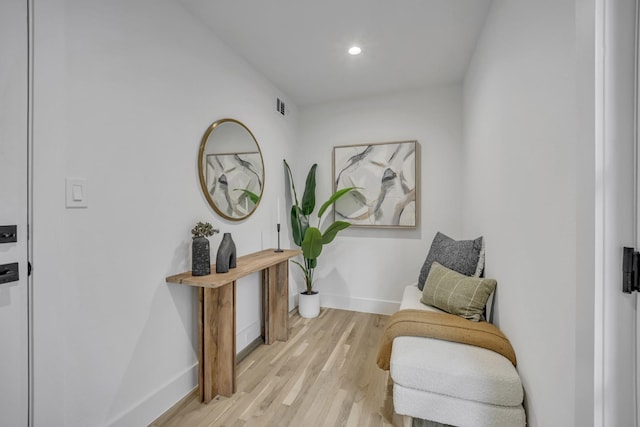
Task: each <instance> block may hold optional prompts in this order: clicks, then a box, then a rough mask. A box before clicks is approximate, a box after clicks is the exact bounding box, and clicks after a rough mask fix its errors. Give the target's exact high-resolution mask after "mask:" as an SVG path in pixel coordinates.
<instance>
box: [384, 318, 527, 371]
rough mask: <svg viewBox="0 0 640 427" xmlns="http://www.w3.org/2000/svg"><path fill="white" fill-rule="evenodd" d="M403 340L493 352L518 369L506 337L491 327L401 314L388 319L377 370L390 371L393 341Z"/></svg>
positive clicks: (468, 322)
mask: <svg viewBox="0 0 640 427" xmlns="http://www.w3.org/2000/svg"><path fill="white" fill-rule="evenodd" d="M400 336H412V337H423V338H436V339H440V340H445V341H453V342H459V343H463V344H470V345H474V346H477V347H482V348H486V349H489V350H493V351H495V352H496V353H499V354H501V355H503V356H504V357H506V358H507V359H509V360H510V361H511V363H513V366H516V353H515V351H514V350H513V347H512V346H511V343H510V342H509V340H508V339H507V337H506V336H505V335H504V334H503V333H502V332H501V331H500V329H498V328H497V327H496V326H494V325H493V324H491V323H488V322H472V321H470V320H467V319H463V318H462V317H459V316H456V315H454V314H449V313H438V312H433V311H424V310H400V311H398V312H397V313H395V314H394V315H392V316H391V318H389V322H388V323H387V326H386V329H385V331H384V335H383V336H382V340H381V342H380V350H379V351H378V366H379V367H380V369H384V370H386V371H388V370H389V360H390V358H391V348H392V346H393V339H394V338H395V337H400Z"/></svg>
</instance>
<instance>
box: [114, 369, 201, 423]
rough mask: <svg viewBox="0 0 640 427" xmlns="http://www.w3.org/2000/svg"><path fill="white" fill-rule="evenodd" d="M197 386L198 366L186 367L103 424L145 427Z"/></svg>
mask: <svg viewBox="0 0 640 427" xmlns="http://www.w3.org/2000/svg"><path fill="white" fill-rule="evenodd" d="M197 385H198V364H197V363H195V364H194V365H193V366H190V367H188V368H187V369H185V370H184V371H183V372H181V373H180V374H178V375H177V376H175V377H174V378H173V379H171V380H169V381H168V382H167V383H166V384H165V385H164V386H162V387H159V388H157V389H156V390H155V391H153V392H152V393H150V394H149V395H148V396H147V397H145V398H144V399H142V400H141V401H139V402H138V403H136V404H134V405H133V407H132V408H131V409H129V410H127V411H126V412H124V413H122V414H120V415H118V416H117V417H115V418H114V419H112V420H111V421H109V422H107V423H105V426H109V427H129V426H147V425H149V424H150V423H151V422H153V421H154V420H155V419H156V418H158V417H159V416H160V415H162V414H163V413H164V412H165V411H166V410H167V409H168V408H171V407H172V406H173V405H175V404H176V402H178V401H180V399H182V398H184V396H186V395H187V394H189V393H191V391H192V390H193V388H194V387H197Z"/></svg>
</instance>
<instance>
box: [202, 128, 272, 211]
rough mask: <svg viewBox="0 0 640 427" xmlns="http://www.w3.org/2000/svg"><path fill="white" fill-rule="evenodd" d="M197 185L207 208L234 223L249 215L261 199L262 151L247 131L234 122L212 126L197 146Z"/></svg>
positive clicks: (262, 176)
mask: <svg viewBox="0 0 640 427" xmlns="http://www.w3.org/2000/svg"><path fill="white" fill-rule="evenodd" d="M198 171H199V175H200V186H201V187H202V191H203V192H204V195H205V198H206V199H207V201H208V202H209V204H210V205H211V207H212V208H213V209H214V210H215V211H216V212H217V213H218V214H219V215H220V216H222V217H223V218H226V219H230V220H233V221H238V220H241V219H244V218H247V217H248V216H249V215H251V214H252V213H253V212H254V211H255V209H256V207H257V206H258V203H260V197H261V196H262V189H263V187H264V164H263V160H262V152H261V151H260V146H259V145H258V142H257V141H256V139H255V137H254V136H253V134H252V133H251V131H250V130H249V129H248V128H247V127H246V126H245V125H244V124H243V123H241V122H239V121H238V120H235V119H222V120H218V121H217V122H215V123H213V124H212V125H211V126H209V128H208V129H207V131H206V132H205V134H204V136H203V137H202V142H201V144H200V151H199V154H198Z"/></svg>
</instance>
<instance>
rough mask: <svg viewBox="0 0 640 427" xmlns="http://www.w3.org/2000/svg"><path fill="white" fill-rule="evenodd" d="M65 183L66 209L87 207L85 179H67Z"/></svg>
mask: <svg viewBox="0 0 640 427" xmlns="http://www.w3.org/2000/svg"><path fill="white" fill-rule="evenodd" d="M65 182H66V206H67V208H86V207H89V201H88V190H87V180H86V179H85V178H67V179H66V180H65Z"/></svg>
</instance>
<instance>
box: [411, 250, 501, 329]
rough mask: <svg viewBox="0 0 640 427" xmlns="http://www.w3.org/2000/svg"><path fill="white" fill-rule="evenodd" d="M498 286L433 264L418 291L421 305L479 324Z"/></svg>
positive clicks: (487, 280)
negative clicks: (421, 289) (425, 281)
mask: <svg viewBox="0 0 640 427" xmlns="http://www.w3.org/2000/svg"><path fill="white" fill-rule="evenodd" d="M497 284H498V283H497V282H496V281H495V280H494V279H485V278H480V277H469V276H465V275H464V274H460V273H458V272H455V271H453V270H450V269H448V268H446V267H443V266H442V265H440V264H438V263H437V262H434V263H433V265H432V266H431V271H430V272H429V277H428V278H427V283H426V284H425V285H424V290H423V291H422V299H421V300H420V301H421V302H422V303H423V304H427V305H431V306H433V307H437V308H439V309H440V310H444V311H446V312H447V313H451V314H455V315H457V316H460V317H464V318H465V319H468V320H472V321H474V322H479V321H480V320H484V307H485V305H486V304H487V300H488V299H489V295H491V293H492V292H493V291H494V290H495V289H496V285H497Z"/></svg>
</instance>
